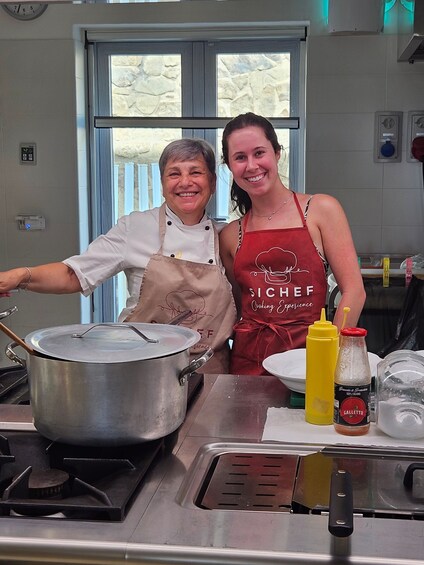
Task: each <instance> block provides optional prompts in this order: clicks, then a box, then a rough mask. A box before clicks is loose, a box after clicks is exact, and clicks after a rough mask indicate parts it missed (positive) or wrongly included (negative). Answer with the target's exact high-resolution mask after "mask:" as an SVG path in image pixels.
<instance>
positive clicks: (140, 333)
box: [71, 322, 159, 343]
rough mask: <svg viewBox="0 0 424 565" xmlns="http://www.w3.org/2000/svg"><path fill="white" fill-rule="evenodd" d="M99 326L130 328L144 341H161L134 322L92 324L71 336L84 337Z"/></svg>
mask: <svg viewBox="0 0 424 565" xmlns="http://www.w3.org/2000/svg"><path fill="white" fill-rule="evenodd" d="M99 326H111V327H113V328H129V329H130V330H133V332H135V333H136V334H137V335H139V336H140V337H142V338H143V339H144V341H146V342H147V343H159V340H158V339H152V338H150V337H147V335H144V333H143V332H141V331H140V330H139V329H137V328H136V327H135V326H133V325H132V324H115V323H114V322H105V323H103V324H94V326H91V328H88V330H85V332H82V334H72V335H71V337H84V336H85V334H87V333H88V332H89V331H91V330H92V329H93V328H97V327H99Z"/></svg>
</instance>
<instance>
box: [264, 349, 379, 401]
mask: <svg viewBox="0 0 424 565" xmlns="http://www.w3.org/2000/svg"><path fill="white" fill-rule="evenodd" d="M368 359H369V362H370V367H371V376H373V377H375V376H376V375H377V365H378V363H379V362H380V361H381V357H379V356H378V355H376V354H375V353H368ZM262 366H263V368H264V369H265V370H266V371H268V373H271V375H274V376H275V377H277V378H279V379H280V381H282V382H283V383H284V384H285V385H286V387H287V388H289V389H290V390H292V391H294V392H301V393H303V394H304V393H305V383H306V349H291V350H290V351H284V352H283V353H275V355H271V356H270V357H267V358H266V359H264V361H263V362H262Z"/></svg>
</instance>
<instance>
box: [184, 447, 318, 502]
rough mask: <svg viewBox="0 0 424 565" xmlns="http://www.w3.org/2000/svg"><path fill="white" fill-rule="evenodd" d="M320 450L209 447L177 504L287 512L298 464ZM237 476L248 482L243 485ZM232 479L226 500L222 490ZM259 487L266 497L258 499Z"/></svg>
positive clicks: (196, 461) (199, 454)
mask: <svg viewBox="0 0 424 565" xmlns="http://www.w3.org/2000/svg"><path fill="white" fill-rule="evenodd" d="M319 450H320V448H319V447H317V446H305V445H296V444H266V443H250V442H249V443H242V442H240V443H239V442H234V443H233V442H228V443H226V442H222V443H207V444H204V445H203V446H202V447H201V448H200V449H199V451H198V452H197V455H196V457H195V459H194V461H193V463H192V465H191V466H190V468H189V470H188V471H187V473H186V476H185V478H184V481H183V483H182V484H181V487H180V489H179V492H178V495H177V499H176V500H177V502H178V504H180V505H181V506H183V507H185V508H201V509H205V510H212V509H221V510H223V509H227V510H228V509H237V510H256V511H260V510H267V511H278V512H284V511H287V512H288V511H290V502H291V497H292V492H293V486H294V479H295V476H296V467H297V463H298V459H299V457H300V456H302V455H308V454H311V453H316V452H317V451H319ZM267 468H268V469H269V471H270V473H269V476H268V477H266V478H265V481H267V484H266V485H265V484H264V481H263V480H262V479H263V478H264V477H263V473H264V471H265V474H266V469H267ZM237 472H240V474H241V475H243V480H239V478H240V477H237ZM212 477H213V481H212ZM261 477H262V478H261ZM227 480H229V482H230V483H232V484H228V482H227V486H228V488H227V489H225V492H226V494H225V495H224V498H223V497H222V492H221V491H222V489H221V485H222V484H225V481H227ZM261 482H262V483H263V484H262V485H261ZM258 485H260V486H261V487H263V488H262V493H261V492H259V494H257V496H256V497H255V496H254V495H253V493H254V492H256V493H257V488H256V487H257V486H258ZM277 493H278V494H277ZM253 498H254V499H255V502H253V503H252V502H251V501H252V499H253ZM261 499H262V502H261ZM289 499H290V500H289Z"/></svg>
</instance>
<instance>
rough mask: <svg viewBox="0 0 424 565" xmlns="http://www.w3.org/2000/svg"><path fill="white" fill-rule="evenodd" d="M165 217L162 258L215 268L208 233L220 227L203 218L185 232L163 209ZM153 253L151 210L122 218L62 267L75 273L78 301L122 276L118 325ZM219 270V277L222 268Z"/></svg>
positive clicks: (154, 217)
mask: <svg viewBox="0 0 424 565" xmlns="http://www.w3.org/2000/svg"><path fill="white" fill-rule="evenodd" d="M165 211H166V218H167V222H166V223H167V225H166V232H165V238H164V242H163V248H162V253H163V254H164V255H167V256H171V255H173V256H175V257H176V258H178V259H185V260H186V261H193V262H195V263H207V264H211V265H216V260H215V248H214V230H213V229H212V228H213V226H215V228H216V229H217V230H218V231H220V230H221V229H222V228H223V227H224V224H223V223H219V222H215V221H213V220H211V219H210V218H208V217H207V216H206V215H204V216H203V218H202V220H201V221H200V222H199V223H198V224H196V225H194V226H187V225H185V224H183V223H182V221H181V220H180V218H179V217H178V216H177V215H176V214H174V212H172V210H171V209H170V208H168V206H166V210H165ZM159 248H160V237H159V208H153V209H152V210H146V211H145V212H132V213H131V214H128V215H126V216H123V217H122V218H120V219H119V220H118V222H117V224H116V225H115V226H114V227H113V228H112V229H111V230H109V231H108V232H107V234H105V235H101V236H99V237H98V238H96V239H95V240H94V241H93V242H92V243H91V244H90V245H89V247H88V249H87V251H85V252H84V253H82V254H81V255H74V256H73V257H69V258H68V259H65V260H64V261H63V263H65V265H68V266H69V267H70V268H71V269H72V270H73V271H74V272H75V274H76V276H77V277H78V280H79V282H80V285H81V288H82V293H83V294H84V296H89V295H90V294H91V293H92V292H93V291H94V290H95V289H96V288H97V287H98V286H99V285H100V284H102V283H103V282H104V281H105V280H107V279H109V278H110V277H113V276H114V275H116V274H118V273H120V272H121V271H124V272H125V276H126V278H127V288H128V293H129V297H128V298H127V303H126V308H124V310H123V311H122V312H121V314H120V315H119V321H122V320H124V319H125V318H126V317H127V316H128V315H129V314H130V313H131V311H132V310H133V309H134V308H135V306H136V305H137V304H138V301H139V298H140V287H141V282H142V279H143V275H144V271H145V269H146V267H147V263H148V262H149V260H150V257H151V256H152V255H154V254H155V253H157V252H158V251H159ZM221 268H222V270H223V271H224V267H223V266H222V264H221Z"/></svg>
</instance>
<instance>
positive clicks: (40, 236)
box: [0, 0, 424, 364]
mask: <svg viewBox="0 0 424 565" xmlns="http://www.w3.org/2000/svg"><path fill="white" fill-rule="evenodd" d="M324 4H326V2H325V1H324V0H322V1H318V0H261V2H257V0H228V1H226V2H222V1H221V2H214V1H209V0H208V1H203V2H202V1H201V0H199V1H193V2H181V3H177V2H173V3H170V4H154V3H149V4H113V5H112V4H111V5H102V4H97V5H96V4H87V5H80V4H76V5H73V4H67V5H59V4H52V5H50V6H49V7H48V9H47V11H46V12H45V13H44V15H43V16H42V17H41V18H40V19H38V20H35V21H33V22H18V21H15V20H13V19H12V18H10V17H9V16H8V15H7V14H6V13H5V12H4V11H3V10H0V269H1V270H3V269H7V268H11V267H14V266H21V265H35V264H38V263H44V262H50V261H57V260H61V259H62V258H64V257H66V256H69V255H71V254H73V253H77V252H78V251H79V240H80V236H81V234H80V220H81V225H82V226H83V228H84V226H86V224H87V221H88V216H87V215H86V214H84V215H83V216H82V217H81V218H79V217H78V203H79V201H83V202H84V203H85V204H87V196H86V188H87V186H88V184H87V175H86V153H85V132H84V114H85V107H84V98H83V94H84V78H83V76H84V72H83V44H82V43H81V41H82V39H83V35H82V31H83V30H84V29H94V28H96V29H109V30H111V29H116V30H117V31H121V30H122V28H126V27H131V28H132V29H142V30H143V33H149V34H151V33H156V32H157V30H158V28H160V29H161V34H162V37H165V36H166V34H167V33H168V32H167V31H166V28H167V27H169V28H170V29H173V30H175V29H177V32H178V33H179V34H182V35H185V36H187V37H188V38H190V37H191V36H193V37H194V36H196V37H197V38H198V37H199V35H200V36H201V35H202V32H201V30H202V29H203V28H204V27H205V26H208V25H210V24H211V23H212V24H213V25H212V27H213V26H218V27H219V26H221V27H222V26H223V25H225V24H226V22H228V23H229V25H228V30H229V31H228V33H231V32H232V31H231V30H233V29H235V28H236V27H237V23H238V22H244V23H251V24H255V23H258V24H261V25H270V26H274V27H278V26H279V25H280V22H284V21H285V20H288V21H295V22H298V23H300V24H305V23H309V24H310V25H309V36H308V42H307V53H308V54H307V106H306V108H307V123H306V144H307V154H306V191H307V192H328V193H331V194H333V195H335V196H336V197H337V198H339V199H340V201H341V202H342V204H343V206H344V207H345V210H346V212H347V215H348V218H349V221H350V223H351V226H352V231H353V234H354V238H355V242H356V245H357V249H358V251H361V252H382V253H383V252H385V253H390V252H391V253H398V252H399V253H405V254H413V253H418V252H419V251H423V225H424V221H423V180H422V169H421V165H418V164H415V163H407V162H406V159H405V156H406V144H405V142H404V146H403V160H402V162H401V163H389V164H384V165H382V164H375V163H374V162H373V152H372V144H373V137H374V113H375V112H376V111H379V110H398V111H399V110H400V111H404V112H407V111H408V110H417V109H424V98H423V95H422V93H423V92H424V63H417V64H415V65H408V64H407V63H397V62H396V55H397V51H396V46H397V43H396V35H395V34H394V33H395V31H396V27H395V26H394V25H393V24H390V25H388V26H387V28H385V33H384V34H381V35H378V36H329V35H328V34H327V30H326V25H325V24H326V21H325V13H324V12H325V10H323V6H324ZM190 22H191V23H195V24H196V25H195V26H193V25H191V26H190ZM196 22H197V23H196ZM187 23H188V25H187ZM164 30H165V31H164ZM170 33H171V32H170ZM174 35H175V33H174ZM405 133H406V125H405ZM23 141H30V142H35V143H37V151H38V162H37V165H36V166H26V165H20V164H19V162H18V149H19V143H20V142H23ZM22 212H26V213H34V214H35V213H37V214H42V215H44V216H45V218H46V223H47V228H46V230H45V231H44V232H32V233H27V232H20V231H18V230H17V227H16V223H15V221H14V218H15V216H16V215H17V214H18V213H22ZM83 232H84V229H83V230H82V233H83ZM83 245H85V242H84V240H83ZM0 301H1V302H0V310H3V309H5V308H7V307H9V306H11V305H13V304H16V305H17V306H18V307H19V312H18V313H17V314H15V315H14V316H13V317H12V318H10V319H9V321H8V325H9V326H10V327H11V328H12V329H13V330H15V331H16V332H17V333H18V334H19V335H22V336H25V335H26V334H27V333H28V332H30V331H32V330H35V329H39V328H43V327H50V326H53V325H62V324H69V323H77V322H79V320H80V305H79V297H78V296H49V295H35V294H32V293H24V292H21V293H19V294H17V295H13V297H12V298H10V299H0ZM7 341H8V339H7V338H5V337H3V336H1V337H0V364H2V363H7V364H9V362H7V361H5V360H4V356H3V359H2V354H3V345H4V344H5V343H6V342H7Z"/></svg>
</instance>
